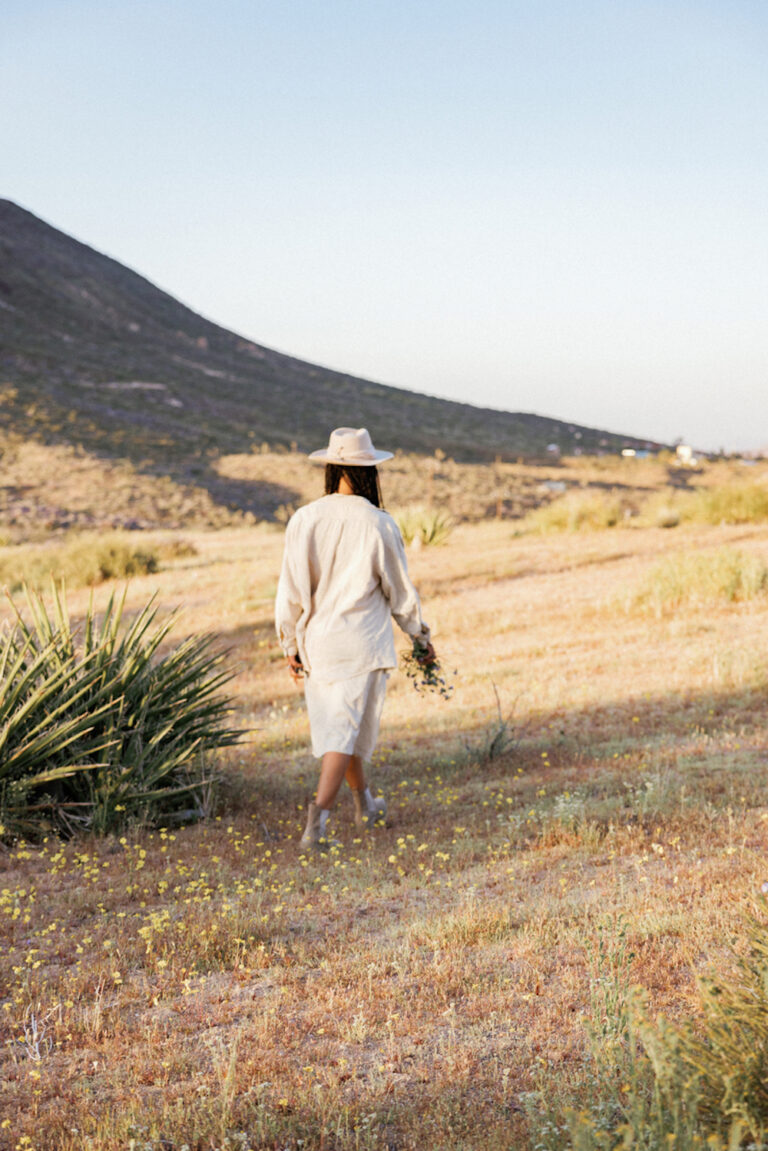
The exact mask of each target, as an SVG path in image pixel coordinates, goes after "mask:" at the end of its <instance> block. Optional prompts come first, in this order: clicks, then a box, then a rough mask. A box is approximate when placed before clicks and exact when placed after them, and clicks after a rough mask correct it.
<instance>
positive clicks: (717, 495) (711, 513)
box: [680, 483, 768, 524]
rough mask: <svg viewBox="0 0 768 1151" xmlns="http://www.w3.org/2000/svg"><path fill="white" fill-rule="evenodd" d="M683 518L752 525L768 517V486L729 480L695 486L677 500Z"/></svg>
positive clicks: (708, 522)
mask: <svg viewBox="0 0 768 1151" xmlns="http://www.w3.org/2000/svg"><path fill="white" fill-rule="evenodd" d="M680 509H681V514H682V518H683V519H684V520H688V521H690V522H691V523H703V524H751V523H763V522H764V521H765V520H768V486H766V485H765V484H759V483H732V484H723V485H722V486H721V487H712V488H697V489H696V491H695V492H691V493H690V494H688V495H687V496H686V497H685V498H683V499H682V500H681V502H680Z"/></svg>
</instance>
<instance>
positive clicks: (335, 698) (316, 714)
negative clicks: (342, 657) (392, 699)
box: [304, 668, 389, 759]
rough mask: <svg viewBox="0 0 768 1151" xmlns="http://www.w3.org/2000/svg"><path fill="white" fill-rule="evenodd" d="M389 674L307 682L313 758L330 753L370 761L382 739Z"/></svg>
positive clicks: (311, 678) (381, 672)
mask: <svg viewBox="0 0 768 1151" xmlns="http://www.w3.org/2000/svg"><path fill="white" fill-rule="evenodd" d="M388 678H389V673H388V672H386V671H384V670H383V668H377V670H376V671H368V672H365V674H364V675H356V676H353V677H352V679H340V680H336V681H335V682H334V683H326V682H324V681H323V680H319V679H317V678H316V676H314V675H309V676H307V678H306V679H305V680H304V696H305V699H306V701H307V711H308V713H309V729H310V732H311V733H312V754H313V755H316V756H317V757H318V759H319V758H320V757H321V756H323V755H325V753H326V752H327V751H339V752H341V753H342V754H343V755H359V756H360V758H361V759H370V758H371V756H372V755H373V749H374V748H375V747H376V740H377V739H378V738H379V721H380V720H381V711H382V708H383V707H384V696H385V694H386V690H387V679H388Z"/></svg>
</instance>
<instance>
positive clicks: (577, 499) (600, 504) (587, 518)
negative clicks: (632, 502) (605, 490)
mask: <svg viewBox="0 0 768 1151" xmlns="http://www.w3.org/2000/svg"><path fill="white" fill-rule="evenodd" d="M621 519H622V510H621V503H620V501H619V500H618V499H617V498H616V497H615V496H613V495H604V494H595V493H584V492H568V493H567V494H566V495H564V496H561V497H560V498H559V499H556V500H553V501H552V503H549V504H543V505H542V506H541V507H539V508H536V510H535V511H533V512H531V513H530V514H529V515H528V516H527V517H526V519H525V526H526V527H527V528H528V529H529V530H530V531H536V532H563V531H569V532H577V531H585V530H589V531H597V530H599V529H601V528H612V527H615V525H616V524H618V523H620V522H621Z"/></svg>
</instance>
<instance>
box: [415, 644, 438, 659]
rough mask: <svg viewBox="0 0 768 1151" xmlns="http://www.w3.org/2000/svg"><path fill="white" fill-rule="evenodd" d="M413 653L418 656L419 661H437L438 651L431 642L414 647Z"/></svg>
mask: <svg viewBox="0 0 768 1151" xmlns="http://www.w3.org/2000/svg"><path fill="white" fill-rule="evenodd" d="M413 654H414V655H415V656H416V660H417V662H418V663H437V652H436V651H435V649H434V648H433V646H432V644H431V643H428V644H427V645H426V646H424V647H422V646H421V645H419V647H418V648H414V651H413Z"/></svg>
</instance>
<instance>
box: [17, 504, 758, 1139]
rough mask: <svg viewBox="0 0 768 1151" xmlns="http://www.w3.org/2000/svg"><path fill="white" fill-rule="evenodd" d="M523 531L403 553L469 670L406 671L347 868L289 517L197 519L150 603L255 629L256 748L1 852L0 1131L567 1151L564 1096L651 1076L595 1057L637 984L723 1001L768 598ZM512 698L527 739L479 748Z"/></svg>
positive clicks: (722, 539) (701, 535) (448, 644)
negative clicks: (305, 641)
mask: <svg viewBox="0 0 768 1151" xmlns="http://www.w3.org/2000/svg"><path fill="white" fill-rule="evenodd" d="M513 526H514V525H511V524H509V523H507V522H505V521H503V520H500V521H489V522H484V523H480V524H475V525H466V524H465V525H459V526H457V527H456V529H455V530H454V533H453V534H452V536H451V537H450V539H449V540H448V542H447V543H446V545H445V546H444V547H441V548H435V549H431V548H423V549H422V550H421V551H419V552H416V553H414V554H413V555H411V556H409V563H410V567H411V570H412V573H413V575H414V577H415V579H416V582H417V584H418V585H419V587H420V589H421V591H422V594H423V599H424V607H425V614H426V616H427V619H428V621H429V622H430V624H431V625H432V628H433V632H434V636H435V643H436V646H437V650H438V654H439V655H440V657H441V659H442V660H443V663H444V666H445V667H446V668H447V669H449V670H451V671H452V670H453V669H454V668H456V669H457V671H458V675H457V676H456V679H455V681H454V682H455V684H456V689H455V692H454V695H453V697H452V698H451V700H450V702H446V701H443V700H440V699H438V698H435V697H422V696H419V695H417V693H416V692H414V691H413V689H412V688H411V686H410V684H409V683H408V682H407V680H406V679H405V678H404V677H403V676H400V675H394V676H393V677H392V679H391V680H390V685H389V694H388V700H387V705H386V709H385V716H384V723H383V727H382V738H381V743H380V746H379V748H378V749H377V753H376V756H375V760H374V763H373V765H372V767H371V769H370V780H371V784H372V786H373V787H374V789H379V788H380V789H381V790H382V791H383V792H384V793H385V794H386V796H387V800H388V806H389V816H388V826H387V827H385V828H382V829H380V830H378V831H376V832H375V833H367V832H366V833H365V834H364V835H358V833H357V832H356V830H355V828H354V825H353V819H352V803H351V800H350V797H349V796H348V795H347V794H342V796H341V797H340V803H339V808H338V812H337V813H336V814H335V815H334V819H333V832H334V834H335V835H336V836H337V837H338V838H339V839H340V840H341V842H342V844H343V847H341V848H340V849H335V850H333V851H331V852H329V853H328V855H327V856H325V857H319V856H314V855H307V854H305V853H303V852H302V851H301V848H300V845H299V843H298V837H299V835H300V832H301V827H302V824H303V819H304V807H305V804H306V801H307V799H308V797H309V796H310V795H311V792H312V789H313V787H314V783H315V779H316V766H315V764H314V761H313V760H312V758H311V756H310V754H309V750H308V743H307V723H306V712H305V710H304V706H303V700H302V696H301V693H300V691H297V690H295V689H294V688H293V686H292V685H291V683H290V680H289V679H288V677H287V675H286V673H285V670H284V664H283V660H282V657H281V655H280V653H279V651H278V650H277V649H276V647H275V643H274V639H273V632H272V623H271V612H272V597H273V594H274V583H275V580H276V577H277V573H278V571H279V564H280V557H281V549H282V534H281V532H280V531H278V530H276V529H269V528H267V527H258V528H252V529H247V530H246V529H241V530H227V531H222V532H217V533H202V532H188V531H185V533H184V537H185V539H187V540H188V541H189V543H191V544H192V545H193V546H194V548H195V549H196V553H197V554H191V555H190V554H188V555H187V556H185V557H184V558H183V559H180V561H179V563H178V564H177V565H176V566H175V567H174V568H173V570H165V571H163V570H161V571H159V572H158V573H155V574H154V575H152V576H145V577H142V578H141V579H140V580H137V581H136V586H135V587H131V588H130V589H129V597H128V604H127V608H128V611H129V612H130V611H135V610H137V608H138V607H139V606H140V605H141V604H142V602H144V601H145V599H146V597H147V592H148V591H151V590H153V589H155V588H156V589H157V590H158V593H159V600H160V602H161V603H162V604H163V606H164V607H167V608H168V609H170V608H172V607H176V606H178V605H183V606H184V610H183V613H182V615H181V616H180V618H179V619H178V620H177V621H176V623H175V625H174V635H175V636H180V637H181V636H186V635H190V634H197V633H199V632H204V631H210V630H213V629H215V630H216V631H217V633H218V634H219V635H220V636H221V637H222V640H223V641H224V644H225V646H227V647H230V648H232V649H233V658H234V661H235V665H236V667H237V669H238V676H237V679H236V681H235V682H234V685H233V690H234V692H235V695H236V701H237V702H236V713H235V715H234V716H233V722H234V723H236V724H237V725H238V726H243V727H247V728H249V729H250V732H251V735H250V741H249V742H248V743H247V744H245V745H244V746H242V747H240V748H232V749H229V750H228V751H226V752H225V753H224V759H223V762H222V766H223V768H224V770H225V776H226V781H227V782H226V786H225V789H224V793H223V796H222V799H221V806H220V807H219V809H218V812H217V814H216V815H215V816H214V817H213V818H211V819H210V820H209V821H206V822H204V823H202V824H200V825H197V826H194V827H187V828H173V827H166V828H164V829H163V828H162V827H158V828H155V829H147V828H142V827H141V826H136V827H134V828H132V829H131V830H130V832H125V833H124V834H122V835H118V836H111V837H102V838H80V839H76V840H73V841H71V842H68V843H65V844H62V843H60V842H59V841H57V840H56V839H54V838H53V837H50V838H49V839H48V841H47V842H44V843H40V844H37V845H32V844H25V843H20V842H10V841H9V842H7V844H6V846H5V847H4V848H0V985H1V986H2V987H3V993H2V994H3V998H2V1000H0V1019H1V1020H2V1027H3V1030H4V1035H3V1038H4V1039H5V1040H6V1042H5V1043H4V1044H3V1045H2V1047H0V1058H1V1059H2V1074H0V1115H2V1116H3V1119H2V1120H0V1123H2V1122H5V1117H7V1122H6V1125H5V1127H2V1126H0V1146H3V1147H4V1146H6V1145H7V1146H8V1147H10V1148H14V1149H15V1148H16V1146H17V1144H21V1146H23V1147H28V1148H35V1149H36V1151H47V1149H48V1148H51V1149H52V1148H68V1149H70V1151H75V1149H77V1151H80V1148H82V1147H84V1146H90V1147H91V1148H92V1149H93V1151H107V1149H109V1151H112V1149H115V1151H117V1149H118V1148H120V1149H123V1148H126V1147H128V1146H129V1145H130V1140H131V1139H134V1140H135V1141H136V1142H135V1146H136V1147H141V1148H145V1147H147V1146H150V1147H152V1148H153V1151H160V1148H161V1146H163V1145H164V1146H165V1147H168V1146H174V1147H175V1148H176V1149H177V1151H179V1149H180V1148H181V1146H182V1145H183V1144H184V1143H185V1142H186V1143H187V1144H188V1145H189V1146H190V1147H195V1146H196V1145H200V1146H202V1147H205V1148H208V1147H210V1148H224V1147H229V1148H236V1147H239V1148H246V1147H251V1148H253V1149H254V1151H256V1149H261V1148H266V1147H274V1146H280V1147H281V1148H283V1147H288V1148H291V1151H298V1148H299V1146H301V1147H303V1148H313V1149H319V1148H321V1147H323V1148H325V1149H329V1148H331V1147H333V1148H335V1149H336V1151H347V1149H350V1151H351V1149H352V1148H355V1149H357V1148H384V1147H387V1146H397V1147H398V1148H401V1149H403V1151H405V1149H413V1151H415V1149H419V1151H422V1149H423V1148H426V1147H435V1148H437V1147H439V1148H441V1149H442V1148H454V1149H456V1151H458V1149H460V1148H461V1149H462V1151H464V1149H475V1148H476V1149H478V1151H480V1149H481V1148H483V1149H486V1148H490V1149H494V1148H495V1149H498V1151H501V1149H502V1148H503V1149H505V1151H508V1149H509V1148H510V1147H514V1148H521V1149H524V1151H525V1149H528V1148H531V1149H533V1148H534V1147H536V1146H541V1147H551V1148H552V1149H553V1151H556V1149H559V1148H560V1147H563V1148H564V1147H565V1146H567V1143H565V1142H564V1141H563V1139H564V1137H563V1136H562V1135H556V1134H553V1130H552V1129H549V1128H546V1129H545V1126H546V1122H548V1121H549V1120H548V1118H547V1117H548V1116H550V1117H551V1119H552V1123H553V1124H554V1125H555V1127H557V1129H558V1130H560V1129H561V1128H562V1129H564V1130H567V1121H566V1117H565V1112H566V1108H567V1107H569V1106H574V1105H575V1106H582V1105H583V1106H587V1105H590V1106H591V1105H592V1104H594V1105H595V1106H597V1105H598V1104H600V1101H601V1100H602V1099H607V1100H608V1101H609V1102H610V1099H611V1098H612V1097H611V1096H610V1093H607V1092H608V1085H610V1086H611V1090H613V1089H614V1087H615V1084H616V1083H618V1087H616V1090H620V1088H621V1086H622V1084H623V1083H624V1082H626V1081H625V1080H621V1081H618V1080H616V1078H615V1075H614V1074H613V1072H612V1071H611V1068H610V1066H608V1062H607V1061H606V1060H604V1061H603V1063H599V1062H598V1063H596V1062H595V1056H594V1042H595V1040H594V1037H595V1034H596V1033H598V1034H600V1035H602V1036H603V1037H607V1040H609V1041H610V1043H609V1047H610V1050H611V1051H612V1052H614V1056H615V1057H617V1058H618V1056H619V1055H620V1054H621V1052H622V1051H623V1050H624V1048H623V1047H622V1043H623V1034H624V1032H623V1031H622V1027H623V1026H624V1024H623V1022H622V1021H623V1020H624V1019H625V1015H624V1014H623V1008H622V999H621V995H622V994H624V992H623V991H622V989H623V988H625V987H626V986H627V985H628V986H630V987H631V986H634V985H638V986H641V987H643V988H645V991H646V994H647V996H648V1000H649V1007H648V1010H649V1012H650V1013H651V1016H653V1015H655V1014H656V1013H657V1012H663V1013H665V1015H666V1016H667V1017H669V1018H670V1019H671V1020H672V1021H673V1022H675V1023H676V1024H677V1023H681V1022H682V1021H684V1020H685V1019H686V1018H692V1019H694V1020H695V1021H696V1020H701V1018H702V1015H701V1001H700V998H699V995H698V992H697V990H696V982H695V980H696V976H697V975H701V974H704V973H710V974H712V975H713V977H716V978H722V979H725V978H727V977H730V976H731V975H732V974H733V972H734V960H733V956H732V953H731V951H730V943H731V941H732V940H734V939H735V940H736V945H737V949H738V948H739V947H740V946H741V945H740V943H739V940H740V938H741V939H746V928H745V922H746V918H745V917H746V915H747V914H748V913H749V912H750V911H751V910H754V909H755V907H756V906H759V904H760V900H761V897H760V887H761V885H762V883H763V882H764V881H765V880H766V879H768V875H767V874H766V872H765V868H764V860H765V855H766V848H767V847H768V805H767V804H766V801H765V788H764V780H763V765H764V763H765V758H766V754H767V753H768V728H766V722H765V707H764V685H765V656H764V651H763V647H764V645H763V643H762V639H761V636H762V635H763V634H764V629H765V626H766V624H768V598H767V597H763V596H761V595H757V596H755V597H753V598H750V599H739V598H738V597H736V598H734V599H728V598H723V597H721V598H717V599H715V600H713V601H712V602H711V603H710V604H709V606H708V607H707V609H706V611H702V610H701V609H700V608H699V607H697V606H695V605H692V604H690V603H688V602H682V603H681V604H680V605H679V606H678V608H677V609H676V610H675V611H674V612H672V613H667V612H663V613H661V614H659V615H658V616H657V615H656V614H654V613H653V612H651V613H645V612H641V611H631V612H628V613H627V612H623V611H617V610H616V608H615V605H616V604H617V603H618V602H621V600H622V597H624V599H626V596H627V595H628V594H629V592H630V591H631V590H632V589H635V588H637V587H638V586H639V585H641V584H642V581H643V580H644V578H645V577H646V576H647V574H648V573H649V572H650V571H651V570H652V569H653V567H654V566H655V565H656V564H657V563H658V562H659V561H660V560H662V559H664V557H665V555H666V554H667V551H668V548H669V534H668V533H667V532H665V531H662V530H659V529H658V528H649V529H638V530H634V531H631V532H620V533H615V532H599V531H598V532H584V533H580V532H576V533H566V534H560V535H552V536H549V535H544V536H542V535H535V534H530V535H525V536H516V535H515V534H514V531H513ZM677 540H678V544H679V546H680V548H681V549H683V548H684V549H685V551H686V552H687V553H690V554H692V555H700V556H704V557H707V556H712V555H714V554H718V553H720V552H721V550H722V549H734V548H737V549H738V551H739V553H740V554H741V555H742V557H743V563H744V564H746V563H747V562H748V561H750V562H751V559H752V558H756V559H758V560H759V559H760V557H761V554H762V549H763V546H764V544H763V539H762V536H761V534H760V529H759V528H755V529H751V528H749V527H747V528H743V527H742V528H729V527H707V526H702V527H685V526H682V527H680V528H679V529H678V530H677ZM109 591H110V588H109V587H105V588H101V589H98V588H97V590H96V605H97V608H100V609H101V610H103V607H104V604H105V603H106V599H107V596H108V593H109ZM87 601H88V593H87V592H86V591H77V590H74V589H73V591H72V594H71V611H72V614H73V616H74V617H75V618H79V617H80V616H82V614H83V613H84V611H85V608H86V605H87ZM401 646H402V647H405V646H406V644H405V641H404V640H402V641H401ZM494 686H495V690H496V691H497V692H498V697H499V702H498V704H497V700H496V696H495V694H494ZM500 716H501V720H502V721H504V722H506V723H507V732H508V734H509V735H510V736H511V737H512V742H511V743H510V744H509V745H508V746H507V747H506V748H505V750H504V751H503V752H502V753H501V754H499V755H495V756H493V757H488V756H482V755H479V754H475V753H473V752H472V749H475V751H476V749H478V748H483V747H486V746H488V744H489V742H490V741H492V739H493V738H494V735H495V733H497V732H498V730H499V723H500ZM619 925H622V926H621V930H622V931H623V932H624V936H623V939H624V940H625V944H626V947H625V950H624V952H622V953H621V954H623V956H624V958H623V959H622V958H620V956H619V951H618V948H619V936H618V934H617V932H618V931H619ZM601 932H602V936H601ZM600 938H604V939H605V940H606V948H607V950H605V952H604V954H603V955H602V957H601V954H600V952H599V950H598V945H597V941H598V939H600ZM742 952H743V947H742ZM611 981H613V982H611ZM606 1050H608V1048H606ZM622 1066H623V1065H622ZM612 1076H613V1077H612ZM601 1092H602V1093H603V1094H602V1095H601ZM537 1093H538V1094H537ZM624 1097H625V1096H622V1098H624ZM601 1114H603V1113H602V1112H601ZM604 1114H605V1116H606V1117H607V1118H606V1122H611V1121H612V1120H611V1115H610V1113H609V1111H608V1110H606V1111H605V1112H604ZM588 1137H589V1138H592V1137H593V1135H592V1134H590V1132H589V1130H588V1128H586V1127H585V1133H583V1138H584V1139H585V1140H586V1139H587V1138H588ZM23 1139H26V1140H27V1142H26V1143H22V1142H21V1141H22V1140H23ZM558 1139H559V1140H560V1141H559V1142H558V1141H557V1140H558ZM3 1140H5V1143H3ZM88 1140H90V1143H88ZM300 1140H302V1141H303V1142H302V1143H299V1141H300ZM546 1140H550V1142H549V1143H548V1142H546ZM584 1146H585V1147H586V1146H589V1144H588V1143H587V1142H585V1143H584Z"/></svg>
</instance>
